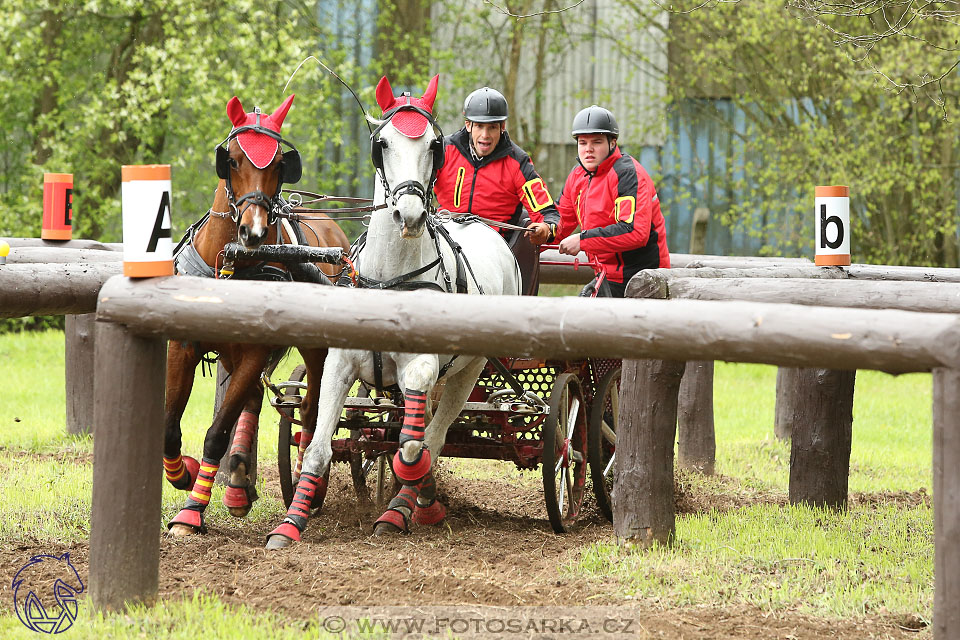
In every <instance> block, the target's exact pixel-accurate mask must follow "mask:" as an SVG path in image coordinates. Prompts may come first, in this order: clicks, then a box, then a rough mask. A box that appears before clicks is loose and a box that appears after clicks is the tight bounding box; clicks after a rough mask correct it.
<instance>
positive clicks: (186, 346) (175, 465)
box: [163, 342, 200, 491]
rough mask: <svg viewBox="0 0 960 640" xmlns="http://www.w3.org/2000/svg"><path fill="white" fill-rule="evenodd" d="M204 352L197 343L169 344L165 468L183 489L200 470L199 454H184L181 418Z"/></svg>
mask: <svg viewBox="0 0 960 640" xmlns="http://www.w3.org/2000/svg"><path fill="white" fill-rule="evenodd" d="M199 362H200V356H199V355H198V354H197V349H196V347H195V346H194V345H193V344H190V343H181V342H170V343H169V344H168V345H167V376H166V378H167V380H166V384H167V395H166V406H165V408H164V442H163V470H164V475H165V476H166V478H167V481H168V482H170V484H172V485H173V486H174V487H175V488H177V489H181V490H183V491H190V490H191V489H193V483H194V482H195V481H196V479H197V475H198V473H199V471H200V463H199V462H198V461H197V460H196V458H191V457H190V456H184V455H182V454H181V447H182V441H181V437H182V432H181V428H180V420H181V419H182V418H183V411H184V409H186V407H187V401H188V400H189V399H190V391H191V390H192V389H193V379H194V375H195V372H196V368H197V364H198V363H199Z"/></svg>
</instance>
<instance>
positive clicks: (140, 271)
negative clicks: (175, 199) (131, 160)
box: [120, 164, 173, 278]
mask: <svg viewBox="0 0 960 640" xmlns="http://www.w3.org/2000/svg"><path fill="white" fill-rule="evenodd" d="M121 174H122V183H121V186H120V199H121V202H122V207H123V275H125V276H127V277H130V278H151V277H154V276H172V275H173V242H172V241H171V238H170V226H171V212H170V165H168V164H146V165H124V166H123V169H122V171H121Z"/></svg>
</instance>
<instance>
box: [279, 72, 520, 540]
mask: <svg viewBox="0 0 960 640" xmlns="http://www.w3.org/2000/svg"><path fill="white" fill-rule="evenodd" d="M437 79H438V77H437V76H435V77H434V78H433V79H432V80H431V81H430V85H429V86H428V88H427V91H426V92H425V93H424V95H423V97H422V98H411V97H410V96H409V94H404V95H403V96H400V97H399V98H396V97H394V95H393V90H392V89H391V88H390V83H389V81H387V79H386V77H384V78H381V80H380V83H379V84H378V85H377V102H378V103H379V105H380V107H381V108H382V109H383V112H384V116H383V120H379V121H374V120H371V122H373V123H374V124H376V125H377V130H376V131H375V132H374V135H373V138H372V150H373V151H372V156H373V162H374V165H375V166H376V168H377V176H378V181H377V185H376V188H375V193H374V201H375V203H376V204H385V205H386V206H385V208H382V209H378V210H377V211H375V212H374V213H373V215H372V216H371V220H370V227H369V230H368V232H367V240H366V245H365V247H364V248H363V250H362V252H361V253H360V256H359V258H358V260H357V262H356V265H357V270H358V272H359V273H360V276H361V283H362V285H364V286H371V287H374V288H401V289H411V288H421V287H424V288H433V289H440V290H447V287H448V285H449V284H450V283H451V282H454V281H455V280H456V279H457V278H456V276H457V274H458V273H460V274H461V276H463V278H461V283H462V280H463V279H465V280H466V289H467V291H466V293H468V294H479V293H484V294H492V295H519V293H520V272H519V269H518V267H517V262H516V260H515V259H514V257H513V254H512V253H511V252H510V249H509V247H508V246H507V244H506V242H504V241H503V239H502V238H501V237H500V234H499V233H497V232H496V231H494V230H493V229H491V228H489V227H487V226H485V225H483V224H466V225H461V224H457V223H453V222H445V223H442V227H443V229H445V230H446V231H447V232H448V233H449V236H450V238H452V239H453V241H454V242H456V243H457V244H459V245H460V247H462V250H463V256H464V258H465V259H466V261H467V262H468V263H469V265H468V266H467V265H465V264H463V263H461V264H460V265H459V268H458V262H457V257H456V255H455V253H454V250H453V249H452V247H451V245H450V244H449V243H448V242H447V241H445V240H444V239H443V238H442V237H441V238H439V239H437V238H436V237H435V236H436V235H437V234H440V235H442V230H441V229H438V227H440V226H441V223H439V222H438V221H437V220H436V219H435V218H431V214H430V211H429V210H430V208H431V207H430V202H431V198H432V195H433V194H432V185H433V180H434V178H435V177H436V173H437V170H438V169H439V167H440V164H442V162H443V146H442V139H441V138H438V137H437V135H436V132H435V127H436V124H435V122H434V119H433V116H432V109H433V102H434V99H435V98H436V93H437ZM428 266H429V268H427V269H424V267H428ZM384 285H390V286H384ZM451 303H452V304H455V302H454V301H451ZM485 362H486V359H485V358H483V357H475V356H460V357H455V356H451V355H437V354H417V353H399V352H389V353H388V352H384V353H383V354H382V363H383V365H382V384H383V385H384V386H389V385H392V384H397V385H398V386H399V387H400V388H401V389H403V392H404V423H403V429H402V431H401V435H400V448H399V450H398V451H397V455H396V456H395V457H394V460H393V468H394V472H395V473H396V475H397V477H398V478H400V480H401V482H403V485H404V486H403V487H402V488H401V490H400V491H399V493H398V494H397V496H396V497H395V498H394V499H393V500H392V501H391V502H390V504H389V506H388V508H387V511H386V512H385V513H384V514H383V515H382V516H380V518H379V519H378V520H377V522H376V526H375V532H376V533H378V534H382V533H396V532H407V531H408V530H409V524H408V523H409V520H410V519H411V518H412V519H413V520H414V521H415V522H417V523H419V524H436V523H438V522H440V521H441V520H443V517H444V516H445V514H446V509H445V508H444V506H443V505H442V504H441V503H440V502H438V501H437V500H436V485H435V483H434V479H433V471H432V463H433V462H434V461H435V459H436V458H437V457H438V456H439V454H440V451H441V450H442V449H443V445H444V442H445V440H446V435H447V429H448V428H449V427H450V424H451V423H452V422H453V421H454V420H455V419H456V418H457V416H458V415H459V414H460V411H461V410H462V409H463V406H464V403H465V402H466V400H467V398H468V397H469V395H470V392H471V391H472V390H473V388H474V386H475V385H476V382H477V378H478V377H479V375H480V373H481V371H482V370H483V367H484V363H485ZM374 366H375V364H374V357H373V354H372V353H371V352H370V351H366V350H358V349H331V350H330V352H329V354H328V355H327V360H326V363H325V364H324V367H323V377H322V379H321V383H320V410H319V416H318V418H317V427H316V431H315V433H314V437H313V440H312V441H311V443H310V445H309V446H308V447H307V450H306V452H305V454H304V458H303V470H302V472H301V476H300V481H299V483H298V484H297V492H296V497H295V498H294V501H293V503H292V504H291V506H290V509H289V510H288V512H287V517H286V518H284V521H283V523H281V524H280V526H278V527H277V528H276V529H274V530H273V531H272V532H271V533H270V535H269V536H268V538H267V548H268V549H275V548H283V547H287V546H289V545H290V544H291V543H292V542H294V541H297V540H299V539H300V533H301V532H302V531H303V529H304V528H305V527H306V523H307V518H308V516H309V505H310V503H311V501H312V499H313V496H314V494H315V493H316V492H317V491H325V490H326V487H325V481H324V476H325V474H326V472H327V471H328V469H329V466H330V462H331V459H332V457H333V449H332V447H331V439H332V437H333V434H334V432H335V431H336V428H337V423H338V422H339V419H340V413H341V410H342V408H343V404H344V401H345V400H346V397H347V393H348V392H349V391H350V388H351V387H352V386H353V384H354V382H355V381H356V380H357V379H358V378H359V379H361V380H363V381H364V382H365V383H367V384H370V385H372V384H374V381H375V375H376V374H375V371H374ZM442 368H445V369H446V370H445V372H444V376H445V380H446V385H445V388H444V392H443V396H442V398H441V400H440V404H439V405H438V407H437V411H436V413H435V414H434V415H433V418H432V419H431V420H430V422H429V424H428V425H426V427H424V423H425V419H426V418H427V417H428V416H429V413H430V411H429V407H428V405H427V403H428V402H429V397H430V391H431V389H433V387H434V385H435V384H436V383H437V379H438V377H439V375H440V372H441V369H442Z"/></svg>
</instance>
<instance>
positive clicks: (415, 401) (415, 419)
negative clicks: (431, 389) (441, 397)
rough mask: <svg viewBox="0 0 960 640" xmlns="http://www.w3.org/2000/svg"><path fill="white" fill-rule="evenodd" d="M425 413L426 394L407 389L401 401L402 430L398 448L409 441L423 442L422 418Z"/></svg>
mask: <svg viewBox="0 0 960 640" xmlns="http://www.w3.org/2000/svg"><path fill="white" fill-rule="evenodd" d="M426 411H427V392H426V391H414V390H413V389H407V391H406V392H405V393H404V400H403V428H402V429H401V430H400V446H401V447H402V446H403V444H404V443H405V442H409V441H410V440H420V441H423V431H424V417H425V416H426Z"/></svg>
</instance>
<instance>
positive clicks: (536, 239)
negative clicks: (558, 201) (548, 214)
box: [527, 222, 550, 246]
mask: <svg viewBox="0 0 960 640" xmlns="http://www.w3.org/2000/svg"><path fill="white" fill-rule="evenodd" d="M527 229H529V230H530V242H532V243H533V244H535V245H537V246H539V245H541V244H543V243H544V242H546V241H547V240H549V239H550V225H548V224H547V223H546V222H533V223H531V224H529V225H527Z"/></svg>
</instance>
